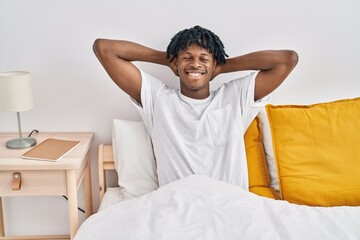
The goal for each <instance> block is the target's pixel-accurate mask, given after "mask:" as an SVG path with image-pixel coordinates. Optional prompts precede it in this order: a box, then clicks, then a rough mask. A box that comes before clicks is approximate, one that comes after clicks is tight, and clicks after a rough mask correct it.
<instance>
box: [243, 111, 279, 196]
mask: <svg viewBox="0 0 360 240" xmlns="http://www.w3.org/2000/svg"><path fill="white" fill-rule="evenodd" d="M244 139H245V148H246V156H247V164H248V174H249V191H250V192H253V193H255V194H257V195H260V196H264V197H269V198H273V199H279V196H278V195H277V193H276V191H275V190H274V189H273V188H271V187H270V175H269V170H268V167H267V163H266V159H265V152H264V147H263V143H262V133H261V128H260V119H259V118H258V117H256V118H255V119H254V121H253V122H252V123H251V124H250V126H249V128H248V129H247V130H246V133H245V135H244Z"/></svg>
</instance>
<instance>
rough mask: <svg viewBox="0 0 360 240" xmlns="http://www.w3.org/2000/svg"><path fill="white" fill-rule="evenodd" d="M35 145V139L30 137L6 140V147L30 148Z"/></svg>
mask: <svg viewBox="0 0 360 240" xmlns="http://www.w3.org/2000/svg"><path fill="white" fill-rule="evenodd" d="M35 145H36V139H35V138H30V137H27V138H18V139H12V140H9V141H7V142H6V147H7V148H10V149H23V148H30V147H33V146H35Z"/></svg>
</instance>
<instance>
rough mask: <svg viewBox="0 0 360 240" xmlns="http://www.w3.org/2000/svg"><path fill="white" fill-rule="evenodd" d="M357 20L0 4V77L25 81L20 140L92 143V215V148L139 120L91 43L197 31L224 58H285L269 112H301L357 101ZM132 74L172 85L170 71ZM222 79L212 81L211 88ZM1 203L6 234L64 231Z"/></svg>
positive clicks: (48, 212) (9, 0)
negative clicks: (23, 75) (284, 106)
mask: <svg viewBox="0 0 360 240" xmlns="http://www.w3.org/2000/svg"><path fill="white" fill-rule="evenodd" d="M359 13H360V2H359V1H357V0H344V1H332V0H330V1H329V0H318V1H312V0H304V1H288V0H272V1H266V0H264V1H250V0H248V1H245V0H243V1H239V0H228V1H226V0H225V1H215V0H198V1H194V0H182V1H169V0H153V1H146V0H132V1H119V0H107V1H105V0H103V1H100V0H98V1H96V0H77V1H74V0H72V1H71V0H22V1H20V0H0V72H4V71H11V70H26V71H30V72H31V73H32V76H33V91H34V101H35V107H34V109H33V110H31V111H28V112H24V113H23V114H22V124H23V130H24V131H30V130H32V129H38V130H39V131H93V132H94V133H95V139H94V144H93V149H92V158H91V161H92V164H91V167H92V177H93V179H92V181H93V195H94V208H97V207H98V196H97V187H98V182H97V172H96V171H97V167H96V154H97V150H96V148H97V146H98V144H99V143H110V142H111V128H112V119H113V118H125V119H140V118H139V115H138V113H137V112H136V110H135V108H134V107H133V106H132V105H131V103H130V100H129V98H128V97H127V96H126V95H125V94H124V93H122V92H121V91H120V90H119V89H118V88H117V87H116V86H115V85H114V84H113V83H112V81H111V80H110V79H109V77H108V76H107V75H106V73H105V71H104V70H103V69H102V67H101V66H100V64H99V63H98V61H97V59H96V58H95V56H94V54H93V52H92V43H93V41H94V40H95V39H96V38H99V37H103V38H122V39H128V40H133V41H138V42H140V43H142V44H145V45H148V46H151V47H154V48H157V49H165V48H166V46H167V44H168V42H169V40H170V38H171V37H172V36H173V35H174V34H176V33H177V32H178V31H179V30H182V29H183V28H187V27H192V26H194V25H201V26H203V27H206V28H209V29H211V30H213V31H214V32H215V33H217V34H218V35H219V36H220V38H221V39H222V41H223V43H224V45H225V47H226V51H227V53H228V54H229V55H230V56H235V55H239V54H243V53H247V52H250V51H255V50H261V49H282V48H288V49H294V50H296V51H297V52H298V54H299V56H300V61H299V64H298V66H297V68H296V69H295V70H294V71H293V72H292V73H291V75H290V76H289V77H288V80H287V81H285V82H284V83H283V85H282V86H280V88H278V89H277V90H276V91H275V92H274V94H273V100H272V103H274V104H280V103H291V104H310V103H317V102H323V101H332V100H336V99H341V98H352V97H358V96H360V72H359V67H360V66H359V56H360V46H359V42H360V27H359V25H360V14H359ZM139 66H141V67H143V69H144V70H146V71H148V72H149V73H151V74H153V75H155V76H158V77H159V78H162V79H164V80H165V81H166V82H167V83H169V84H170V85H172V86H177V85H178V83H177V79H176V78H175V77H174V76H173V75H172V73H171V71H170V70H169V69H166V68H164V67H162V66H154V65H150V64H139ZM230 77H231V75H228V76H220V77H219V79H218V80H214V82H213V86H212V87H213V88H216V87H217V86H218V85H219V84H220V83H222V82H224V81H226V80H228V79H229V78H230ZM0 131H3V132H9V131H17V125H16V116H15V114H14V113H5V112H0ZM3 202H4V214H5V216H6V221H5V224H6V229H7V233H8V234H43V233H44V234H62V233H66V232H67V231H68V227H67V222H68V219H67V212H66V211H67V210H66V202H65V200H63V199H61V198H57V197H48V198H39V197H27V198H5V199H4V201H3ZM39 212H40V213H41V214H40V213H39Z"/></svg>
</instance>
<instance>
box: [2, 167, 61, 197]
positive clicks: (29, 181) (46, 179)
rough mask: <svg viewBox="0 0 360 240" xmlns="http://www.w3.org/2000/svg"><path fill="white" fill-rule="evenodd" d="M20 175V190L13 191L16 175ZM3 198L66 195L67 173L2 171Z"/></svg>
mask: <svg viewBox="0 0 360 240" xmlns="http://www.w3.org/2000/svg"><path fill="white" fill-rule="evenodd" d="M17 172H18V173H20V175H21V185H20V189H19V190H13V189H12V186H13V181H14V180H13V179H14V173H17ZM0 193H1V196H26V195H28V196H29V195H31V196H34V195H37V196H52V195H66V176H65V171H60V170H59V171H33V170H32V171H1V172H0Z"/></svg>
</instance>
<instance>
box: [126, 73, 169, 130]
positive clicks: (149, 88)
mask: <svg viewBox="0 0 360 240" xmlns="http://www.w3.org/2000/svg"><path fill="white" fill-rule="evenodd" d="M140 72H141V93H140V96H141V104H140V103H138V102H137V101H136V100H135V99H133V98H131V99H132V102H133V103H134V105H135V107H136V108H137V110H138V111H139V113H140V116H141V118H142V119H143V121H144V124H145V126H146V128H147V129H148V131H149V133H150V134H151V132H152V126H153V113H154V108H155V104H156V101H157V97H158V93H159V91H160V89H161V88H163V87H164V86H165V84H164V83H163V82H161V81H160V80H158V79H157V78H155V77H153V76H151V75H150V74H148V73H146V72H144V71H141V70H140Z"/></svg>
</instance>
